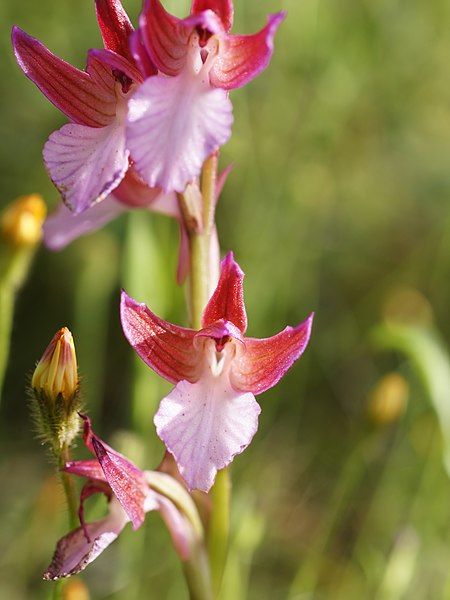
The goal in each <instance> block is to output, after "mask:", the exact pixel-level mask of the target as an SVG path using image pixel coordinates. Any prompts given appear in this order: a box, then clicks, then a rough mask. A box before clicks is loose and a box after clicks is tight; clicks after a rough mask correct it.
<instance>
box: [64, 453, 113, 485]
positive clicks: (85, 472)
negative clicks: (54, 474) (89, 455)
mask: <svg viewBox="0 0 450 600" xmlns="http://www.w3.org/2000/svg"><path fill="white" fill-rule="evenodd" d="M63 470H64V471H66V473H72V474H73V475H79V476H80V477H86V478H87V479H95V480H96V481H106V477H105V473H104V472H103V469H102V467H101V466H100V463H99V462H98V460H97V459H96V458H93V459H90V460H72V461H70V462H67V463H66V464H65V465H64V469H63Z"/></svg>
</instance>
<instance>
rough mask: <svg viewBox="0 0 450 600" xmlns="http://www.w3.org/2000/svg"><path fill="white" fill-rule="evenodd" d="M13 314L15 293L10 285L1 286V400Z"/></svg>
mask: <svg viewBox="0 0 450 600" xmlns="http://www.w3.org/2000/svg"><path fill="white" fill-rule="evenodd" d="M13 313H14V292H13V291H12V290H11V289H10V287H9V286H8V285H4V284H3V285H2V284H0V331H1V335H0V398H1V393H2V390H3V382H4V379H5V373H6V367H7V366H8V357H9V348H10V339H11V329H12V321H13Z"/></svg>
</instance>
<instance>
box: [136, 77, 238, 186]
mask: <svg viewBox="0 0 450 600" xmlns="http://www.w3.org/2000/svg"><path fill="white" fill-rule="evenodd" d="M232 121H233V116H232V106H231V102H230V100H229V98H228V96H227V94H226V93H225V92H224V91H223V90H219V89H212V88H211V87H210V86H209V84H208V83H207V82H206V81H205V79H204V78H203V77H202V75H201V73H199V74H195V73H193V72H191V71H188V70H186V71H183V72H182V73H181V74H180V75H178V76H177V77H165V76H163V75H158V76H156V77H149V78H148V79H147V80H146V81H145V82H144V83H143V84H142V85H141V86H140V88H139V89H138V90H137V92H136V93H135V94H134V95H133V96H132V98H131V99H130V102H129V113H128V126H127V142H128V147H129V149H130V153H131V156H132V158H133V160H134V161H135V166H136V169H137V170H138V172H139V173H140V175H141V177H142V178H143V179H144V180H145V181H146V182H147V183H148V184H149V185H150V186H152V187H155V186H159V187H162V188H163V189H164V190H165V191H172V190H173V191H177V192H183V191H184V189H185V187H186V185H187V184H188V183H189V182H190V181H192V180H193V179H194V177H197V176H198V175H199V174H200V170H201V167H202V165H203V162H204V161H205V159H206V158H207V157H208V156H209V155H210V154H211V153H212V152H214V151H215V150H217V149H218V148H219V147H220V146H222V145H223V144H225V143H226V142H227V141H228V139H229V137H230V135H231V124H232Z"/></svg>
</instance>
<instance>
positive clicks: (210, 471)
mask: <svg viewBox="0 0 450 600" xmlns="http://www.w3.org/2000/svg"><path fill="white" fill-rule="evenodd" d="M260 411H261V409H260V407H259V404H258V403H257V402H256V400H255V398H254V396H253V394H250V393H244V394H242V393H240V392H236V391H235V390H234V389H233V388H232V386H231V384H230V382H229V379H228V377H227V376H226V374H224V375H223V376H219V377H213V376H208V375H205V376H204V377H202V378H201V379H200V380H199V381H197V383H194V384H191V383H189V382H187V381H180V382H179V383H178V384H177V386H176V387H175V388H174V389H173V390H172V391H171V392H170V394H169V395H168V396H166V398H164V399H163V400H162V401H161V404H160V405H159V409H158V412H157V413H156V415H155V418H154V423H155V425H156V431H157V433H158V435H159V437H160V438H161V440H162V441H163V442H164V444H165V446H166V448H167V450H169V452H171V453H172V454H173V456H174V458H175V460H176V462H177V465H178V469H179V471H180V473H181V475H182V476H183V478H184V480H185V481H186V484H187V485H188V487H189V488H190V489H199V490H203V491H205V492H207V491H208V490H209V489H210V488H211V486H212V484H213V483H214V478H215V476H216V473H217V471H218V470H219V469H223V468H225V467H226V466H227V465H228V464H229V463H230V462H231V461H232V460H233V457H234V456H236V454H240V453H241V452H242V451H243V450H245V448H246V447H247V446H248V445H249V444H250V442H251V440H252V438H253V436H254V434H255V433H256V430H257V428H258V415H259V413H260Z"/></svg>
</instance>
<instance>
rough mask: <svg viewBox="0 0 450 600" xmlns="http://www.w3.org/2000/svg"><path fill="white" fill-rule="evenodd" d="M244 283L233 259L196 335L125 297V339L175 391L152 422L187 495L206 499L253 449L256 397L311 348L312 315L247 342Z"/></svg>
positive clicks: (225, 267) (227, 263)
mask: <svg viewBox="0 0 450 600" xmlns="http://www.w3.org/2000/svg"><path fill="white" fill-rule="evenodd" d="M243 278H244V274H243V272H242V270H241V269H240V267H239V265H238V264H237V263H236V262H235V261H234V258H233V254H232V253H231V252H230V253H229V254H228V255H227V256H226V258H225V259H224V260H223V261H222V265H221V274H220V279H219V282H218V284H217V287H216V290H215V292H214V293H213V295H212V297H211V299H210V300H209V302H208V304H207V306H206V308H205V310H204V312H203V319H202V325H203V329H201V330H200V331H195V330H192V329H186V328H183V327H179V326H178V325H174V324H172V323H168V322H167V321H164V320H162V319H160V318H159V317H157V316H156V315H155V314H154V313H153V312H151V311H150V310H149V309H148V308H147V306H146V305H145V304H139V303H137V302H136V301H135V300H133V299H132V298H130V297H129V296H128V295H127V294H126V293H125V292H123V294H122V303H121V319H122V327H123V330H124V333H125V336H126V337H127V339H128V341H129V342H130V344H131V345H132V346H133V348H134V349H135V350H136V352H137V353H138V355H139V356H140V357H141V358H142V360H143V361H144V362H145V363H146V364H147V365H149V366H150V367H151V368H152V369H153V370H154V371H156V373H158V374H159V375H161V376H162V377H164V378H165V379H167V380H168V381H170V382H171V383H174V384H176V385H175V388H174V389H173V390H172V391H171V392H170V393H169V395H168V396H166V397H165V398H164V399H163V400H162V401H161V404H160V406H159V410H158V412H157V413H156V415H155V418H154V422H155V425H156V430H157V433H158V435H159V437H160V438H161V440H162V441H163V442H164V444H165V446H166V448H167V450H168V451H169V452H170V453H171V454H172V455H173V456H174V458H175V460H176V462H177V465H178V469H179V471H180V473H181V475H182V477H183V478H184V480H185V481H186V484H187V485H188V487H189V488H190V489H199V490H203V491H205V492H207V491H208V490H209V489H210V488H211V486H212V484H213V482H214V479H215V476H216V473H217V471H218V470H220V469H223V468H225V467H226V466H227V465H228V464H229V463H230V462H231V461H232V460H233V458H234V456H236V455H237V454H240V453H241V452H242V451H243V450H245V448H246V447H247V446H248V445H249V444H250V442H251V440H252V438H253V436H254V434H255V433H256V430H257V428H258V416H259V414H260V411H261V409H260V406H259V404H258V403H257V402H256V399H255V395H257V394H261V393H262V392H264V391H266V390H268V389H269V388H271V387H272V386H274V385H275V384H276V383H277V382H278V381H279V380H280V379H281V377H283V375H284V374H285V373H286V371H287V370H288V369H289V368H290V367H291V365H292V364H293V363H294V361H295V360H297V359H298V358H299V357H300V356H301V354H302V353H303V351H304V350H305V348H306V346H307V344H308V341H309V337H310V333H311V326H312V315H310V316H309V317H308V318H307V319H306V320H305V321H304V322H303V323H300V325H298V326H297V327H286V328H285V329H284V330H283V331H281V332H280V333H278V334H277V335H275V336H273V337H270V338H265V339H255V338H250V337H246V336H245V335H244V334H245V331H246V328H247V316H246V311H245V305H244V298H243Z"/></svg>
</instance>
